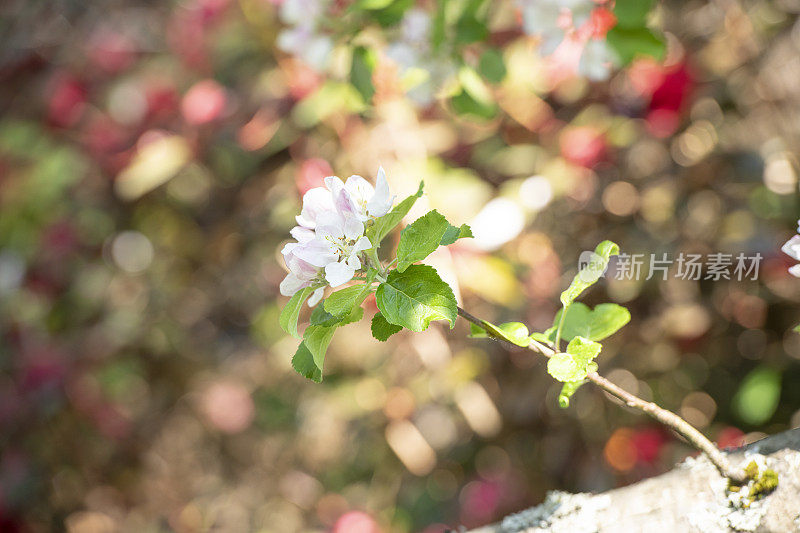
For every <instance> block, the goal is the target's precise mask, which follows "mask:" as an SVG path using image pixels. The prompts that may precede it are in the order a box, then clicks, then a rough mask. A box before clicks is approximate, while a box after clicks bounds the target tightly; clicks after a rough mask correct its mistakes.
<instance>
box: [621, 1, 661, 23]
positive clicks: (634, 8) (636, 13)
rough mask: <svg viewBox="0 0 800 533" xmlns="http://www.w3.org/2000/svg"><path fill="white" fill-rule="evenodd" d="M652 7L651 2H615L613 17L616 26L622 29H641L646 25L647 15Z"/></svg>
mask: <svg viewBox="0 0 800 533" xmlns="http://www.w3.org/2000/svg"><path fill="white" fill-rule="evenodd" d="M652 7H653V0H617V1H616V2H615V4H614V16H615V17H617V26H620V27H622V28H641V27H644V26H646V25H647V15H648V13H650V9H651V8H652Z"/></svg>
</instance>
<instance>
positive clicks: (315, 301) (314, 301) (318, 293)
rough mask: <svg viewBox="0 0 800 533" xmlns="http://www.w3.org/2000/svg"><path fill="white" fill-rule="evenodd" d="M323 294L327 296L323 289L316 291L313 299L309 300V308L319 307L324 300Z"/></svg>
mask: <svg viewBox="0 0 800 533" xmlns="http://www.w3.org/2000/svg"><path fill="white" fill-rule="evenodd" d="M323 294H325V289H323V288H322V287H320V288H319V289H317V290H315V291H314V292H313V293H312V294H311V297H310V298H309V299H308V306H309V307H314V306H315V305H317V304H318V303H319V301H320V300H322V295H323Z"/></svg>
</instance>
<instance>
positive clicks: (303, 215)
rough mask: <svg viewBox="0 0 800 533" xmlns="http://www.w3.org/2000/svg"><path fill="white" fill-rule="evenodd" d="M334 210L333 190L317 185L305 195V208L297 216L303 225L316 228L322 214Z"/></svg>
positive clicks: (298, 221)
mask: <svg viewBox="0 0 800 533" xmlns="http://www.w3.org/2000/svg"><path fill="white" fill-rule="evenodd" d="M333 210H334V206H333V196H332V195H331V192H330V191H329V190H327V189H325V188H323V187H315V188H313V189H310V190H309V191H308V192H307V193H305V194H304V195H303V210H302V211H301V212H300V215H298V216H297V217H295V218H296V220H297V223H298V224H300V225H301V226H303V227H305V228H309V229H314V228H315V227H316V225H317V219H318V218H319V217H320V215H322V214H323V213H325V212H328V211H333Z"/></svg>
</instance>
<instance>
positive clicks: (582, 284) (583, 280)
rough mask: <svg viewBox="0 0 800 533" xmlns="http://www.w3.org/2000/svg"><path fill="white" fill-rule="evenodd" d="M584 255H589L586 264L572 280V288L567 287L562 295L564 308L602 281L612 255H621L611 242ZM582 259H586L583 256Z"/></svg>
mask: <svg viewBox="0 0 800 533" xmlns="http://www.w3.org/2000/svg"><path fill="white" fill-rule="evenodd" d="M584 254H587V256H586V257H585V259H586V262H585V264H584V265H583V266H582V267H581V269H580V271H579V272H578V274H577V275H576V276H575V278H574V279H573V280H572V283H571V284H570V286H569V287H567V290H565V291H564V292H562V293H561V303H562V304H563V305H564V306H568V305H570V304H571V303H572V302H573V301H575V298H577V297H578V296H580V294H581V293H582V292H583V291H585V290H586V289H588V288H589V287H591V286H592V285H594V284H595V282H596V281H597V280H598V279H600V276H602V275H603V274H604V273H605V271H606V268H608V260H609V258H610V257H611V256H612V255H618V254H619V246H617V244H615V243H613V242H611V241H603V242H601V243H600V244H598V245H597V247H596V248H595V250H594V253H591V252H584ZM581 259H584V256H583V255H582V256H581Z"/></svg>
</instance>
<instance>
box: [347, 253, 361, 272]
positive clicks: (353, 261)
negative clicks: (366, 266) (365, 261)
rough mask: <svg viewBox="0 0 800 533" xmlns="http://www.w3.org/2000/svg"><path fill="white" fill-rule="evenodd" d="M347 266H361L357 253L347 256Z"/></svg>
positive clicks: (354, 267) (355, 267)
mask: <svg viewBox="0 0 800 533" xmlns="http://www.w3.org/2000/svg"><path fill="white" fill-rule="evenodd" d="M345 263H347V266H348V267H350V268H352V269H353V270H358V269H360V268H361V259H359V258H358V256H357V255H355V254H353V255H351V256H350V257H348V258H347V261H345Z"/></svg>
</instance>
